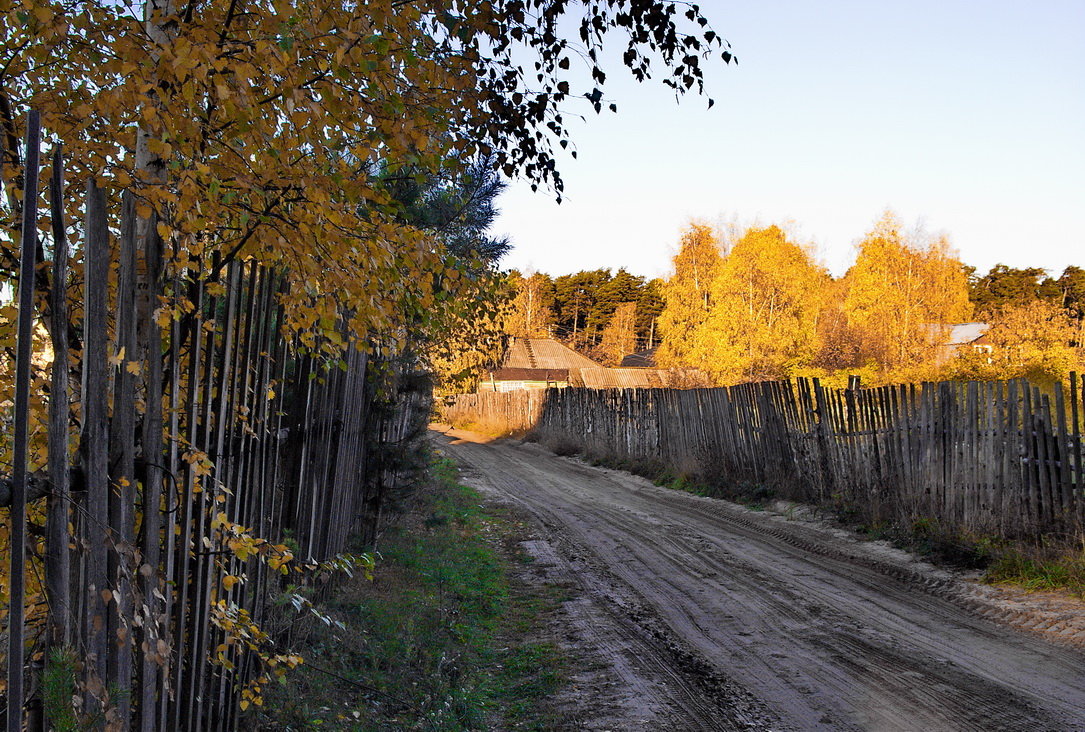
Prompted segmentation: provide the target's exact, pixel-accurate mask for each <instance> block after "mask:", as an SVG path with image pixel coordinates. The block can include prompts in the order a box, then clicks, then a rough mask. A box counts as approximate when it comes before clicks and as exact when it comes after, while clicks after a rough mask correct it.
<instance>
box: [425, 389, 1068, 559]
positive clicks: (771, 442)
mask: <svg viewBox="0 0 1085 732" xmlns="http://www.w3.org/2000/svg"><path fill="white" fill-rule="evenodd" d="M1082 388H1083V385H1082V380H1081V379H1080V378H1079V377H1078V375H1077V374H1076V373H1074V374H1071V375H1070V379H1069V383H1068V385H1065V386H1063V385H1060V386H1059V387H1057V388H1056V389H1055V390H1054V391H1053V392H1052V393H1051V394H1048V393H1044V392H1042V391H1041V389H1040V388H1039V387H1037V386H1035V385H1033V384H1029V383H1028V382H1026V381H1024V380H1021V379H1015V380H1011V381H1008V382H989V383H983V382H941V383H924V384H918V385H916V384H907V385H899V386H884V387H877V388H862V387H861V385H860V384H859V383H858V381H857V380H853V381H852V382H851V383H850V384H849V387H848V388H846V389H828V388H826V387H824V386H823V385H822V384H820V383H819V381H818V380H817V379H811V380H807V379H796V380H794V381H785V382H766V383H761V384H739V385H736V386H733V387H724V388H718V389H692V390H685V391H683V390H674V389H643V390H625V391H622V390H591V389H574V388H567V389H548V390H521V391H513V392H507V393H496V392H487V393H478V394H467V395H461V396H458V397H455V398H453V399H450V400H448V402H447V403H446V404H445V405H444V406H443V408H442V410H441V413H442V418H443V419H445V420H446V421H449V422H451V423H452V424H454V425H457V426H476V427H477V426H478V425H480V424H484V425H487V427H488V428H489V429H490V430H491V431H492V432H494V433H500V434H525V433H531V434H532V435H533V437H534V438H535V439H538V440H540V441H542V442H543V443H544V444H551V445H563V446H564V445H570V444H572V445H576V446H578V448H579V449H580V450H581V451H583V452H585V453H587V454H589V455H592V456H594V457H600V458H607V459H612V460H615V461H620V462H622V463H626V464H638V463H639V464H644V465H650V466H654V469H657V470H659V469H665V470H668V471H670V472H671V473H673V474H687V475H690V476H693V477H695V478H697V479H700V480H703V481H705V482H706V483H708V484H722V485H727V484H730V485H734V486H737V485H743V484H744V485H760V486H765V487H766V488H769V489H771V490H773V491H774V492H775V493H776V494H777V495H783V496H788V497H793V498H799V499H802V500H809V501H825V500H835V501H837V502H839V503H841V504H845V505H848V506H851V507H853V508H856V509H858V510H859V511H861V512H863V513H864V514H865V516H866V517H868V518H869V519H871V520H874V521H897V522H913V521H915V520H917V519H931V520H935V521H937V522H938V523H939V524H941V525H942V526H944V527H945V528H948V529H952V530H959V531H971V532H982V533H988V534H995V535H998V536H1003V537H1010V538H1027V537H1033V538H1035V537H1038V536H1040V535H1047V536H1051V535H1064V536H1068V535H1079V534H1080V533H1081V532H1082V526H1083V515H1085V505H1083V504H1085V497H1083V487H1085V485H1083V476H1082V463H1083V459H1085V456H1083V454H1082V445H1081V432H1082V418H1083V415H1082V407H1081V403H1082Z"/></svg>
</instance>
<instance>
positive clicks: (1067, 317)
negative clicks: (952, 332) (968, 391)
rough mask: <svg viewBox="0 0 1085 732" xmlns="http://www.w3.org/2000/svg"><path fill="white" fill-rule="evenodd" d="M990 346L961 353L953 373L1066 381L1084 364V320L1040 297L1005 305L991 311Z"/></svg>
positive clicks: (967, 376)
mask: <svg viewBox="0 0 1085 732" xmlns="http://www.w3.org/2000/svg"><path fill="white" fill-rule="evenodd" d="M990 315H991V318H990V325H991V328H990V330H989V331H988V332H987V334H986V338H985V340H986V341H987V343H986V344H985V346H986V347H985V348H982V349H973V350H967V351H963V352H961V353H960V354H959V355H958V357H957V358H956V359H955V360H954V362H953V363H951V364H950V373H951V374H952V375H953V376H954V377H956V378H962V379H983V380H988V379H1012V378H1018V377H1025V378H1028V379H1031V380H1033V381H1036V382H1039V383H1053V382H1057V381H1061V380H1062V379H1065V378H1066V376H1067V375H1068V374H1069V372H1070V371H1072V370H1075V369H1080V368H1081V366H1082V363H1083V360H1082V355H1083V352H1082V348H1081V341H1080V340H1079V336H1080V324H1079V323H1078V321H1077V320H1076V319H1075V318H1074V317H1073V316H1072V313H1070V312H1069V311H1067V310H1065V309H1063V308H1061V307H1059V306H1058V305H1056V304H1054V303H1051V302H1046V301H1044V300H1039V299H1026V300H1024V301H1022V302H1020V303H1018V304H1010V305H1003V306H1001V307H1000V308H999V309H998V310H996V311H994V312H993V313H991V314H990Z"/></svg>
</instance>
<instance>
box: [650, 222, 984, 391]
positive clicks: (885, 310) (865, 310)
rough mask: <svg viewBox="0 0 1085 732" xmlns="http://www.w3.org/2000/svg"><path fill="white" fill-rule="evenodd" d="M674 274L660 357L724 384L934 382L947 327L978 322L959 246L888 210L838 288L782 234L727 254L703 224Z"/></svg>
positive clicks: (747, 237)
mask: <svg viewBox="0 0 1085 732" xmlns="http://www.w3.org/2000/svg"><path fill="white" fill-rule="evenodd" d="M674 266H675V273H674V275H673V276H672V277H671V278H670V280H669V281H668V283H667V286H666V288H665V296H666V301H667V307H666V309H665V310H664V312H663V314H662V316H661V317H660V330H661V331H662V332H663V336H664V338H665V340H664V344H663V345H662V346H661V347H660V350H659V355H658V360H659V362H660V363H661V365H664V366H686V367H689V366H692V367H694V368H697V369H699V370H701V371H703V372H704V373H705V374H707V375H709V376H710V377H711V379H712V380H713V381H715V382H716V383H721V384H732V383H738V382H742V381H758V380H765V379H777V378H785V377H788V376H796V375H818V376H832V375H834V374H835V375H838V376H839V375H842V374H847V373H864V374H866V375H867V376H868V377H873V378H875V379H901V378H922V377H924V376H933V371H934V370H935V369H936V367H937V364H936V359H935V353H934V352H935V349H936V348H937V344H938V342H939V339H941V338H942V337H943V335H944V334H943V332H942V329H941V326H942V325H943V324H952V323H960V322H964V321H967V320H968V319H969V317H971V314H972V307H971V304H970V302H969V299H968V281H967V278H966V275H965V271H964V269H963V268H962V266H961V263H960V261H958V260H957V259H956V257H955V256H954V255H953V253H952V252H951V251H950V249H949V246H948V244H947V242H946V241H945V240H944V239H932V240H923V241H916V240H914V239H912V238H909V237H908V236H907V235H906V234H905V233H904V232H903V231H902V229H901V226H900V224H899V222H897V220H896V219H895V218H894V217H893V216H892V215H891V214H888V213H887V214H886V215H885V216H883V217H882V219H881V220H880V221H879V222H878V223H877V224H876V225H875V226H874V228H873V229H872V230H871V231H870V232H869V233H868V234H867V235H866V236H865V237H864V238H863V240H862V241H861V242H860V244H859V252H858V256H857V259H856V262H855V264H854V265H853V266H852V267H851V269H849V270H848V272H847V274H846V275H845V276H844V277H842V278H840V279H837V280H834V279H833V278H832V277H831V276H830V275H829V273H828V271H827V270H826V269H825V268H824V267H822V266H820V265H819V264H817V263H816V261H815V260H814V258H813V256H812V253H811V251H810V250H809V249H808V248H805V247H803V246H801V245H799V244H797V243H795V242H794V241H792V240H791V239H790V238H789V237H788V236H787V234H786V233H785V232H784V231H783V230H782V229H781V228H779V227H777V226H768V227H754V228H751V229H749V230H748V231H746V232H745V233H744V234H743V235H742V236H741V237H740V238H738V239H737V241H735V242H734V243H733V245H731V246H730V248H729V250H728V251H726V252H724V251H723V250H722V249H721V245H720V242H719V240H718V238H717V237H716V236H715V234H714V233H713V232H712V230H711V229H709V228H708V227H705V226H700V225H694V226H691V227H690V229H689V230H688V231H687V232H686V234H685V236H684V237H683V239H682V244H681V249H680V251H679V253H678V255H677V256H676V257H675V259H674Z"/></svg>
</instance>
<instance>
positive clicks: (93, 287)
mask: <svg viewBox="0 0 1085 732" xmlns="http://www.w3.org/2000/svg"><path fill="white" fill-rule="evenodd" d="M31 127H33V125H32V126H31ZM37 146H38V142H37V140H36V139H31V140H30V142H29V145H28V149H30V150H32V151H33V150H36V149H37ZM30 170H36V161H35V159H34V156H33V155H29V156H28V171H30ZM53 171H54V180H53V184H52V187H51V202H52V204H53V205H52V209H53V232H54V235H53V237H52V238H53V240H54V243H55V247H54V251H53V252H52V254H53V261H52V262H51V263H50V265H49V269H48V276H47V277H46V278H45V279H44V280H42V279H41V278H38V280H37V285H38V286H39V288H40V285H41V283H42V281H44V282H45V284H46V285H48V284H49V283H52V285H51V288H50V290H51V294H52V295H53V299H52V300H51V303H48V301H46V299H45V298H44V297H43V296H42V295H43V294H44V293H41V292H38V295H39V297H38V298H37V299H38V303H37V307H35V305H34V302H35V297H34V296H33V293H34V290H35V287H34V283H35V277H34V274H33V273H34V269H35V268H34V261H33V252H34V249H35V241H34V236H33V234H34V231H35V229H36V228H37V227H36V225H35V218H34V215H33V213H31V214H28V216H29V218H28V221H29V223H28V224H26V225H24V233H25V234H27V236H29V237H30V240H31V241H30V242H29V247H28V248H24V251H29V252H30V253H31V255H30V257H31V258H30V260H29V265H28V267H24V276H23V278H22V280H21V282H20V289H21V291H22V293H23V294H25V295H26V297H24V298H23V305H22V307H21V312H20V318H21V320H22V325H23V326H24V327H23V328H21V329H20V343H21V344H25V345H26V350H20V352H19V354H18V361H19V363H18V368H19V369H20V371H19V374H20V379H19V382H18V389H17V392H18V398H17V399H16V401H17V402H18V403H17V405H16V410H15V412H14V413H11V412H9V413H7V414H5V415H4V416H5V422H7V423H13V424H15V426H16V430H17V431H19V433H20V434H19V435H18V439H17V440H16V446H15V447H16V449H15V453H16V454H17V457H19V458H25V456H26V454H27V440H28V438H27V431H28V430H30V431H32V432H33V431H34V430H37V439H38V441H39V443H41V444H42V445H44V446H45V448H46V449H45V450H39V451H38V453H40V454H47V455H48V463H47V464H44V463H42V464H31V465H29V467H28V469H27V470H25V471H24V470H22V469H21V467H22V466H21V464H20V462H19V460H16V461H15V469H14V473H13V475H12V477H11V478H10V479H8V480H5V481H3V483H2V487H3V488H4V489H5V492H6V493H7V495H0V505H3V506H7V507H8V508H7V510H6V511H5V510H4V509H2V508H0V518H2V521H3V525H2V526H0V529H2V530H6V531H7V533H8V535H9V536H10V540H11V542H12V543H11V549H12V551H11V566H10V569H9V572H8V576H7V579H8V581H9V584H10V594H9V596H10V599H11V602H10V604H9V607H8V608H7V609H8V611H9V613H8V623H7V628H6V631H7V635H8V640H9V652H8V654H7V668H8V675H7V684H6V686H5V688H4V689H3V690H2V691H3V699H2V701H3V702H4V703H3V705H2V706H3V707H4V709H5V710H6V711H5V714H6V717H7V719H6V722H7V727H8V729H9V730H19V729H21V728H22V727H23V725H24V719H26V722H25V724H26V725H27V727H29V728H30V729H42V728H45V726H46V724H47V721H45V720H43V719H42V709H41V700H42V689H41V678H42V673H41V670H42V669H41V666H42V665H43V664H53V665H54V666H57V664H56V663H55V662H54V661H53V660H52V658H53V655H52V654H53V652H54V651H56V650H60V651H65V652H66V653H67V654H68V658H69V660H70V663H69V665H67V666H64V665H63V664H61V665H60V666H59V669H60V672H61V677H60V678H61V680H62V681H63V683H68V682H70V683H71V684H72V688H73V689H76V690H78V696H79V697H80V698H81V701H80V704H79V707H80V708H79V709H78V710H77V711H78V712H80V713H81V714H82V716H83V724H84V725H89V726H90V727H109V728H112V729H129V728H132V727H138V728H140V729H143V730H156V729H157V730H167V729H168V730H227V729H234V728H236V727H237V725H238V715H239V711H240V710H241V709H244V708H245V706H247V705H248V704H249V703H251V702H253V701H255V700H257V699H258V698H259V695H260V687H261V686H263V685H264V684H266V683H268V682H269V681H270V680H271V679H272V677H273V676H274V674H275V673H276V669H281V668H285V667H288V666H291V665H293V664H294V663H296V660H297V659H295V658H294V657H293V656H291V655H289V654H286V653H285V651H284V649H281V648H277V647H276V646H275V645H274V641H275V639H274V638H272V637H269V636H268V635H267V634H266V629H267V627H268V623H269V622H270V619H269V617H268V614H269V608H271V607H272V604H273V601H274V600H275V599H276V598H279V599H281V597H282V596H283V594H284V592H285V590H286V588H287V586H288V585H292V584H298V583H304V582H305V577H306V576H312V574H313V573H314V572H315V573H317V574H319V572H320V567H321V563H324V562H326V561H328V560H332V559H334V558H336V557H337V556H338V555H340V553H342V552H344V550H346V549H347V547H348V537H349V536H350V535H351V534H352V533H353V532H362V533H364V534H367V535H368V536H369V538H370V539H371V538H372V536H373V531H374V527H375V519H376V517H377V516H378V515H379V512H380V502H381V497H382V495H383V493H384V491H385V487H386V485H387V484H388V482H389V481H391V480H394V479H395V478H396V477H397V473H398V470H399V464H398V463H397V461H396V459H395V456H396V453H397V451H399V450H401V447H402V445H403V444H404V443H405V442H406V441H407V439H408V438H409V436H410V434H411V432H412V430H413V429H414V428H415V426H417V424H418V423H421V422H424V419H425V416H426V415H427V414H428V411H429V405H428V403H427V401H426V397H425V395H424V394H423V393H422V392H421V391H419V390H410V389H408V390H400V389H397V388H396V379H395V378H392V379H388V378H387V374H388V373H389V368H388V364H385V365H384V366H385V368H383V369H382V374H384V375H385V378H384V379H383V380H384V382H385V384H386V385H387V386H388V388H387V389H385V390H384V391H383V392H381V391H380V390H378V389H377V388H376V387H375V386H374V384H373V380H372V379H370V378H369V374H370V373H371V371H372V369H371V364H370V362H369V360H368V359H367V356H366V355H365V353H364V352H363V351H362V350H359V349H356V348H354V347H353V346H352V345H351V344H348V345H346V346H345V347H343V348H342V350H341V352H340V353H339V354H338V357H328V356H327V355H325V356H321V357H318V356H314V355H311V354H312V353H313V352H312V351H311V350H310V351H306V350H305V349H302V348H300V347H299V344H298V343H297V342H296V341H291V340H289V339H287V338H285V337H284V336H283V330H282V327H281V326H282V322H283V313H282V309H281V307H280V304H279V303H280V296H281V295H282V294H283V293H284V292H285V291H286V289H287V288H288V287H289V285H288V284H287V280H286V278H285V277H283V276H282V274H281V273H277V272H274V271H270V270H268V269H265V268H262V267H259V266H256V265H254V264H251V263H246V262H245V261H242V260H238V259H234V260H232V261H224V260H221V259H218V258H214V259H209V261H207V262H203V263H200V264H201V265H202V266H200V267H196V268H178V267H167V266H166V265H167V263H169V262H170V261H171V255H172V253H171V252H170V251H169V250H168V249H166V250H165V251H164V247H163V242H162V241H161V240H160V239H159V238H158V237H157V236H156V234H155V231H156V227H154V226H153V224H152V225H151V226H150V227H149V233H148V231H145V232H144V234H143V236H144V237H145V239H144V242H143V246H137V235H136V217H135V215H134V204H133V201H132V199H131V197H129V196H126V197H125V199H124V201H123V202H122V205H121V213H120V227H119V231H111V230H110V227H109V224H108V219H107V212H108V209H107V201H106V198H105V196H104V194H103V192H102V191H101V190H99V189H98V188H97V187H96V186H95V184H94V183H93V181H91V182H89V183H88V184H87V191H86V218H85V221H84V222H83V226H82V227H81V228H82V236H83V241H82V247H81V248H82V252H81V253H82V257H81V259H82V265H83V266H82V268H81V272H82V278H81V281H79V282H75V281H73V277H72V274H71V273H70V272H69V269H68V258H69V254H68V247H67V242H66V235H65V231H66V227H65V225H64V222H63V221H62V220H61V217H62V216H63V213H62V212H63V206H61V205H60V201H61V198H62V196H63V183H62V179H61V177H60V171H61V159H60V156H59V155H58V156H57V157H56V158H55V160H54V167H53ZM32 178H33V176H32V175H28V176H27V180H28V181H30V180H31V179H32ZM31 190H34V188H33V187H32V188H31ZM35 198H36V197H35V196H33V195H28V196H27V197H26V200H27V202H28V208H30V206H31V205H32V202H33V201H34V199H35ZM173 261H175V260H173ZM111 269H112V270H113V271H114V272H115V275H111ZM28 285H29V286H28ZM78 285H81V287H78V288H75V287H72V286H78ZM69 289H78V290H79V291H81V292H82V298H81V301H80V302H76V303H75V307H74V308H69V302H68V301H67V300H66V299H65V291H66V290H69ZM47 303H48V304H47ZM43 308H44V309H45V310H46V311H47V313H46V316H45V317H44V319H41V320H37V318H38V315H37V314H36V312H35V311H36V310H37V311H39V312H40V310H41V309H43ZM34 322H43V323H44V324H45V326H46V327H47V328H48V331H49V333H50V335H51V342H52V351H53V357H52V364H51V366H50V367H49V370H50V371H51V382H49V383H50V386H49V388H48V389H44V390H43V389H41V388H40V387H39V388H38V391H37V392H35V394H36V398H41V399H45V398H47V399H48V402H49V410H50V411H49V414H50V415H51V416H50V417H49V420H48V436H47V437H45V436H43V435H42V434H41V432H42V430H41V429H39V425H40V424H41V423H42V422H43V418H42V417H41V416H40V414H39V415H38V417H36V418H35V417H34V410H28V408H27V401H28V400H29V399H30V398H31V387H30V384H29V379H28V378H27V377H26V374H24V372H25V371H26V370H28V369H30V368H31V366H32V364H33V363H34V358H32V357H31V355H30V352H29V342H30V341H29V337H28V336H27V335H26V334H28V333H30V332H31V328H30V326H31V325H32V324H33V323H34ZM24 331H25V332H24ZM69 336H71V337H72V338H74V340H75V342H74V343H69V342H68V339H69ZM325 353H326V352H325ZM40 360H41V359H40V354H39V357H38V361H39V364H38V365H39V366H40ZM394 372H395V370H394V369H392V373H393V376H394ZM39 381H40V380H39ZM42 411H43V410H40V409H39V410H38V412H39V413H40V412H42ZM35 419H37V420H38V421H37V422H35V421H34V420H35ZM31 437H34V435H31ZM32 452H33V451H32ZM38 453H35V454H38ZM43 500H47V502H48V510H47V512H46V513H47V520H46V526H45V527H44V531H40V530H39V531H38V532H37V534H36V535H34V536H32V537H31V538H30V541H29V546H30V548H31V555H32V556H31V558H30V559H28V560H24V559H23V555H22V550H23V548H24V547H25V546H27V543H26V539H25V538H24V537H25V536H26V530H27V527H28V521H27V511H26V506H27V503H28V502H29V503H30V504H31V506H32V507H33V506H36V505H40V504H41V502H42V501H43ZM31 518H33V516H32V517H31ZM29 525H30V526H31V527H33V522H31V523H30V524H29ZM35 557H37V559H36V558H35ZM42 570H44V591H45V594H46V597H45V598H44V600H45V601H44V602H39V601H38V600H37V598H32V597H27V600H26V603H25V605H26V607H27V608H28V612H27V616H26V618H25V620H24V617H23V610H24V601H23V597H24V595H25V594H26V593H25V590H26V588H27V587H28V579H29V581H30V582H31V583H33V581H34V578H35V577H37V576H38V574H39V573H40V572H41V571H42ZM287 604H288V605H289V603H287ZM24 631H25V635H24ZM65 672H67V673H69V674H70V677H69V678H67V680H66V681H65V680H64V676H63V674H64V673H65ZM54 683H56V682H55V681H54ZM62 698H63V697H62ZM45 711H46V714H48V712H49V710H45ZM54 711H55V710H54ZM26 714H29V716H28V717H26V716H25V715H26Z"/></svg>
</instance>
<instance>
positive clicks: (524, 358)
mask: <svg viewBox="0 0 1085 732" xmlns="http://www.w3.org/2000/svg"><path fill="white" fill-rule="evenodd" d="M501 368H506V369H583V368H601V367H600V365H599V364H597V363H596V362H595V361H592V360H591V359H590V358H588V357H587V356H582V355H580V354H579V353H577V352H576V351H574V350H573V349H571V348H568V347H566V346H563V345H562V344H560V343H558V342H557V341H555V340H554V339H553V338H516V339H513V341H512V343H510V344H509V350H508V352H507V353H506V354H505V360H504V362H503V363H502V364H501Z"/></svg>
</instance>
